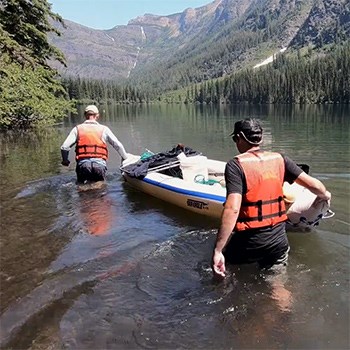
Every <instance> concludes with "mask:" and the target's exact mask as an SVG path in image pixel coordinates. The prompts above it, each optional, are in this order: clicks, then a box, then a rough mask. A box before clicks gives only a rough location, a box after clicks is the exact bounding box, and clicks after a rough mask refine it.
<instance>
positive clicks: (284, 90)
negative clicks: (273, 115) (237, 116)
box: [63, 42, 350, 104]
mask: <svg viewBox="0 0 350 350" xmlns="http://www.w3.org/2000/svg"><path fill="white" fill-rule="evenodd" d="M63 83H64V85H65V86H66V88H67V91H68V94H69V96H70V98H71V99H76V100H87V101H95V102H96V103H102V102H105V103H106V102H107V103H108V102H119V103H145V102H147V103H149V102H156V101H163V102H168V103H213V104H216V103H349V102H350V42H345V43H343V44H339V45H336V44H334V45H331V46H329V47H328V48H327V50H323V51H321V52H320V51H316V52H313V50H312V49H311V48H310V49H309V50H307V51H306V52H305V53H303V54H302V53H301V52H300V51H297V52H295V53H294V54H290V55H289V56H286V55H284V54H279V55H277V56H276V58H275V60H274V61H273V63H272V64H270V65H267V66H263V67H261V68H259V69H246V70H243V71H241V72H239V73H236V74H233V75H231V76H229V77H226V78H223V79H217V80H209V81H205V82H203V83H201V84H193V85H191V86H190V87H189V88H187V89H182V90H178V91H175V92H169V93H165V94H164V95H160V96H159V95H158V94H157V93H156V92H155V91H154V90H153V91H152V88H151V87H149V88H145V87H143V88H142V89H140V88H139V89H138V88H137V87H131V86H121V85H118V84H117V83H113V82H111V81H96V80H84V79H66V80H64V81H63Z"/></svg>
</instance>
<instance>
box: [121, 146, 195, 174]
mask: <svg viewBox="0 0 350 350" xmlns="http://www.w3.org/2000/svg"><path fill="white" fill-rule="evenodd" d="M180 153H184V154H185V155H186V156H187V157H191V156H196V155H201V154H202V153H201V152H198V151H195V150H193V149H192V148H190V147H187V146H184V145H183V144H178V145H177V146H175V147H173V148H172V149H171V150H169V151H165V152H160V153H156V154H153V155H149V156H147V157H146V158H145V159H142V158H143V157H142V156H141V159H140V160H139V161H138V162H137V163H133V164H130V165H126V166H125V167H123V168H122V170H123V172H125V173H127V174H128V175H129V176H131V177H135V178H138V179H140V178H141V179H142V178H144V177H145V176H146V175H147V174H148V173H149V172H150V171H159V172H162V173H163V174H164V173H165V174H166V173H167V172H171V173H170V175H173V174H174V171H177V172H180V171H181V170H180V161H179V159H178V158H177V156H178V155H179V154H180Z"/></svg>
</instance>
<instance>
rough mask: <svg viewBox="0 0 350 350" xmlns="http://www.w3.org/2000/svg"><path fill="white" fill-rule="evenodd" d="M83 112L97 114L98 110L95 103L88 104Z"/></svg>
mask: <svg viewBox="0 0 350 350" xmlns="http://www.w3.org/2000/svg"><path fill="white" fill-rule="evenodd" d="M85 113H91V114H99V111H98V108H97V107H96V106H95V105H89V106H87V107H86V108H85Z"/></svg>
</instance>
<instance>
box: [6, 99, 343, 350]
mask: <svg viewBox="0 0 350 350" xmlns="http://www.w3.org/2000/svg"><path fill="white" fill-rule="evenodd" d="M101 109H104V113H103V116H102V119H101V121H102V122H105V124H107V125H109V126H110V127H111V129H112V130H113V131H114V132H115V133H116V135H117V136H118V137H119V139H120V140H121V141H122V142H123V144H124V145H125V148H126V149H127V152H129V153H133V154H141V153H142V152H143V151H144V150H145V148H148V149H150V150H152V151H154V152H159V151H165V150H167V149H170V148H172V146H174V145H176V144H177V143H179V142H182V143H184V144H186V145H187V146H190V147H192V148H194V149H196V150H200V151H202V152H203V153H204V154H205V155H207V156H208V157H209V158H216V159H220V160H228V159H230V158H231V157H232V156H233V155H235V154H236V149H235V146H234V144H233V143H232V141H231V139H230V137H229V136H228V135H229V133H230V132H231V131H232V128H233V124H234V122H235V121H236V120H238V119H240V118H243V117H246V116H248V115H252V116H255V117H259V118H261V119H262V120H263V125H264V129H265V139H264V148H266V149H272V150H276V151H280V152H284V153H286V154H288V155H289V156H290V157H292V158H293V159H294V160H296V161H297V162H300V163H307V164H309V165H310V167H311V173H312V175H314V176H316V177H317V178H319V179H321V180H322V181H323V182H324V183H325V185H326V186H327V188H328V189H329V190H330V191H331V192H332V196H333V198H332V210H333V211H335V213H336V215H335V216H334V217H333V218H332V219H328V220H324V221H323V222H321V225H320V226H319V227H318V228H317V229H316V230H313V231H311V232H300V231H293V232H289V233H288V237H289V240H290V245H291V252H290V260H289V266H288V267H287V268H286V270H285V271H280V272H279V273H277V274H273V273H271V272H270V273H267V272H261V271H259V270H258V269H257V268H256V267H255V266H254V265H247V266H241V267H239V268H238V267H230V270H229V274H228V277H227V278H226V279H225V281H223V282H222V283H216V282H214V281H213V280H212V274H211V270H210V259H211V251H212V247H213V243H214V240H215V234H216V230H217V227H218V223H217V222H216V221H213V220H210V219H206V218H202V217H199V216H197V215H196V214H192V213H189V212H187V211H184V210H182V209H179V208H176V207H173V206H170V205H167V204H166V203H164V202H161V201H159V200H157V199H153V198H150V197H147V196H146V195H144V194H141V193H137V192H136V191H134V190H132V189H130V188H129V187H128V186H127V184H125V183H124V182H123V179H122V177H121V175H120V171H119V165H120V159H119V155H117V154H116V153H115V152H114V151H113V150H111V151H110V161H109V175H108V181H107V183H106V185H105V186H104V187H102V188H100V189H94V190H89V191H79V189H78V188H77V186H76V184H75V172H74V161H73V159H74V158H73V156H74V152H71V160H72V164H71V167H70V168H69V169H67V168H63V167H61V165H60V149H59V147H60V145H61V143H62V142H63V140H64V139H65V137H66V135H67V134H68V132H69V131H70V129H71V127H72V126H73V125H75V123H76V122H77V121H80V120H81V118H76V117H71V118H70V119H68V120H67V121H65V123H64V124H63V125H61V126H58V127H56V128H54V129H53V130H46V131H42V132H40V133H35V134H34V133H31V134H30V133H26V134H21V135H18V134H12V135H11V134H10V135H2V136H1V167H0V174H1V185H0V189H1V236H0V239H1V241H0V243H1V246H0V249H1V251H0V252H1V255H0V257H1V280H0V281H1V310H0V312H1V315H0V326H1V347H2V348H12V349H58V348H65V349H175V348H176V349H348V348H349V346H350V342H349V325H350V322H349V320H350V319H349V247H350V244H349V227H350V219H349V213H350V202H349V198H350V163H349V160H350V140H349V139H350V136H349V135H350V132H349V131H350V111H349V107H344V106H343V107H342V106H323V107H317V106H307V107H293V108H290V107H271V106H270V107H268V106H266V107H264V106H261V107H259V108H256V107H254V108H253V107H242V106H240V107H228V108H224V107H222V108H221V109H217V108H214V107H186V106H163V107H159V106H151V107H145V106H144V107H130V106H128V107H125V106H105V107H101Z"/></svg>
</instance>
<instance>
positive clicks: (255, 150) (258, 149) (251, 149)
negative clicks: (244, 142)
mask: <svg viewBox="0 0 350 350" xmlns="http://www.w3.org/2000/svg"><path fill="white" fill-rule="evenodd" d="M257 151H260V146H254V147H251V148H249V149H248V150H247V151H246V152H257Z"/></svg>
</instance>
